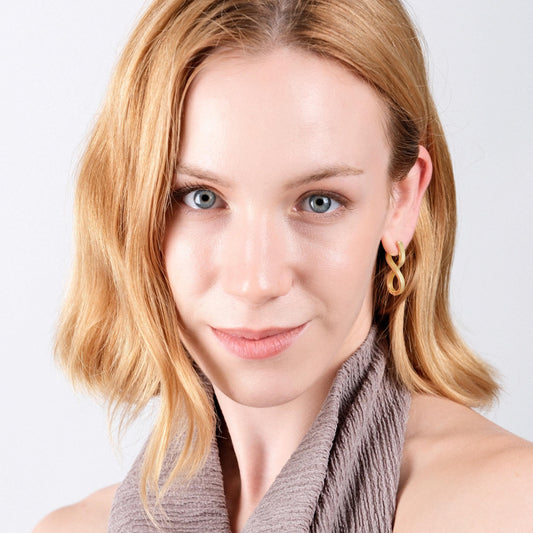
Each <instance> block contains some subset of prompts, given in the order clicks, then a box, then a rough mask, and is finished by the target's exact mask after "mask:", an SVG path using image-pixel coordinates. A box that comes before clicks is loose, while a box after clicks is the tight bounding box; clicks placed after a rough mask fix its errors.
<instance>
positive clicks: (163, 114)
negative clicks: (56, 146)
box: [56, 0, 498, 505]
mask: <svg viewBox="0 0 533 533" xmlns="http://www.w3.org/2000/svg"><path fill="white" fill-rule="evenodd" d="M279 47H293V48H296V49H300V50H305V51H308V52H311V53H315V54H318V55H319V56H321V57H324V58H328V59H330V60H333V61H336V62H339V63H340V64H342V65H343V66H344V67H345V68H347V69H349V70H350V71H351V72H353V73H354V75H356V76H358V77H359V78H360V79H362V80H364V81H366V82H367V83H368V84H369V85H370V86H371V87H373V88H374V90H375V91H376V92H377V94H379V96H380V97H381V98H382V100H383V102H384V103H385V104H386V108H387V110H388V131H387V134H388V139H389V142H390V146H391V158H390V166H389V173H390V178H391V180H401V179H402V178H403V177H404V176H405V175H406V174H407V173H408V171H409V170H410V168H411V167H412V166H413V164H414V163H415V161H416V159H417V155H418V145H419V144H421V145H423V146H425V147H426V148H427V150H428V151H429V153H430V155H431V159H432V161H433V168H434V171H433V179H432V180H431V183H430V185H429V188H428V190H427V192H426V194H425V197H424V199H423V202H422V207H421V212H420V218H419V221H418V225H417V228H416V231H415V235H414V238H413V241H412V243H411V245H410V247H409V250H408V255H407V263H406V266H405V267H404V269H403V271H404V275H405V277H406V281H407V290H406V291H405V292H404V294H403V295H401V296H400V297H392V296H391V295H389V293H388V292H387V288H386V285H385V281H384V280H385V277H386V272H387V265H386V263H385V260H384V259H385V254H384V250H383V249H382V248H380V251H379V253H378V256H377V258H376V269H375V272H376V276H375V280H374V320H375V322H376V323H377V324H379V326H380V328H381V331H382V332H383V335H384V336H385V337H386V339H387V340H388V342H389V346H390V352H391V357H392V363H393V367H394V369H395V371H396V373H397V376H398V377H399V379H400V380H401V381H402V382H403V383H404V384H405V385H406V386H407V387H408V388H409V389H410V390H411V391H421V392H428V393H433V394H438V395H442V396H445V397H448V398H450V399H452V400H455V401H458V402H460V403H462V404H465V405H469V406H482V405H485V404H487V403H489V402H490V401H491V399H493V398H494V397H495V395H496V393H497V390H498V386H497V384H496V382H495V380H494V377H493V375H494V372H493V370H492V369H491V368H490V367H489V366H488V365H486V364H485V363H483V362H481V361H480V360H479V359H478V358H477V357H476V356H475V355H474V354H473V353H472V352H471V351H470V350H469V349H468V348H467V347H466V346H465V344H464V343H463V341H462V340H461V338H460V336H459V335H458V333H457V331H456V329H455V328H454V326H453V323H452V320H451V317H450V310H449V302H448V289H449V277H450V268H451V263H452V256H453V249H454V239H455V228H456V202H455V188H454V178H453V170H452V165H451V161H450V155H449V152H448V148H447V144H446V140H445V137H444V133H443V130H442V127H441V124H440V122H439V118H438V116H437V112H436V109H435V105H434V103H433V100H432V97H431V95H430V92H429V89H428V81H427V75H426V68H425V60H424V55H423V51H422V48H421V45H420V41H419V38H418V36H417V33H416V30H415V28H414V25H413V23H412V21H411V20H410V18H409V16H408V14H407V12H406V10H405V8H404V6H403V5H402V3H401V2H400V1H398V0H156V1H155V2H153V3H152V4H151V5H150V6H149V7H148V9H147V11H146V12H145V14H144V15H143V17H142V19H141V20H140V22H139V23H138V25H137V27H136V28H135V30H134V31H133V33H132V35H131V37H130V39H129V42H128V43H127V45H126V47H125V50H124V52H123V54H122V56H121V59H120V61H119V63H118V65H117V68H116V71H115V73H114V77H113V79H112V82H111V85H110V88H109V92H108V95H107V99H106V101H105V103H104V105H103V108H102V110H101V113H100V114H99V118H98V120H97V123H96V125H95V127H94V131H93V132H92V135H91V137H90V140H89V143H88V146H87V149H86V151H85V154H84V156H83V159H82V161H81V166H80V170H79V176H78V183H77V190H76V200H75V212H76V236H75V240H76V257H75V264H74V268H73V275H72V279H71V284H70V288H69V292H68V295H67V298H66V302H65V304H64V308H63V312H62V315H61V319H60V325H59V330H58V335H57V342H56V354H57V358H58V360H59V361H60V363H61V364H62V366H63V367H64V368H65V369H66V371H67V373H68V375H69V377H70V378H71V379H72V380H73V381H74V382H75V383H77V384H81V385H83V386H85V387H86V388H88V389H90V390H91V391H94V392H96V393H98V394H100V395H102V396H103V397H104V398H105V399H106V400H107V401H108V402H109V403H108V404H109V407H110V414H111V415H112V417H113V416H115V415H117V414H118V413H121V414H122V418H121V420H122V422H124V421H125V422H128V421H130V420H132V419H134V418H135V417H136V416H137V415H138V414H139V413H140V412H141V410H142V409H143V408H144V407H145V406H146V405H147V404H148V402H149V401H150V399H151V398H153V397H155V396H157V397H159V411H158V416H157V419H156V421H155V425H154V429H153V432H152V434H151V437H150V439H149V441H148V444H147V448H146V450H145V457H144V466H143V473H142V480H141V484H142V495H143V501H144V503H145V505H146V503H147V501H148V500H147V493H148V490H150V489H154V490H155V492H156V494H158V495H162V494H163V493H164V491H165V489H166V488H167V487H168V485H169V484H170V483H171V482H172V481H174V480H175V479H176V478H177V477H181V476H185V477H187V476H191V475H193V474H194V472H195V471H197V469H198V468H199V467H200V466H201V464H202V461H203V460H204V458H205V456H206V454H207V452H208V450H209V446H210V443H211V441H212V438H213V435H214V428H215V415H214V407H213V401H212V398H211V397H209V395H208V394H207V393H206V390H205V387H204V386H203V384H202V382H201V380H200V378H199V376H198V374H197V372H196V371H195V368H194V366H193V363H192V361H191V360H190V358H189V357H188V354H187V353H186V351H185V349H184V347H183V346H182V344H181V342H180V330H181V326H180V320H179V316H178V314H177V310H176V306H175V303H174V300H173V297H172V294H171V291H170V288H169V283H168V280H167V276H166V272H165V267H164V262H163V256H162V242H163V237H164V233H165V218H166V213H167V210H168V206H169V196H170V190H171V183H172V179H173V173H174V169H175V168H176V166H177V163H178V146H179V141H180V129H181V123H182V117H183V111H184V101H185V96H186V94H187V90H188V87H189V86H190V84H191V82H192V80H193V79H194V77H195V76H196V75H197V73H198V72H199V70H200V69H201V68H202V63H203V62H204V60H205V59H206V58H207V57H209V56H210V55H212V54H213V53H214V52H216V51H217V50H220V49H222V48H225V49H235V50H239V51H242V53H248V54H260V53H268V52H269V51H273V50H275V49H277V48H279ZM175 435H179V436H181V438H183V442H184V445H183V448H182V451H181V455H180V456H179V458H178V460H177V462H176V465H175V468H174V470H173V472H172V474H171V475H170V477H169V478H168V479H167V480H166V483H165V484H164V486H163V488H162V489H160V488H159V487H160V485H159V481H160V480H159V477H160V473H161V467H162V462H163V459H164V456H165V453H166V450H167V448H168V446H169V443H170V441H171V439H172V438H174V436H175Z"/></svg>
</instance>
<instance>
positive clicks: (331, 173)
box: [176, 164, 363, 189]
mask: <svg viewBox="0 0 533 533" xmlns="http://www.w3.org/2000/svg"><path fill="white" fill-rule="evenodd" d="M176 173H181V174H186V175H187V176H191V177H194V178H198V179H201V180H205V181H210V182H212V183H216V184H217V185H221V186H223V187H227V188H229V187H230V186H231V184H230V181H229V180H227V179H225V178H222V177H220V176H217V175H216V174H215V173H214V172H211V171H210V170H205V169H202V168H199V167H196V166H194V165H185V164H179V165H178V166H177V167H176ZM361 174H363V171H362V170H361V169H359V168H355V167H352V166H350V165H329V166H325V167H322V168H319V169H317V170H315V171H313V172H312V173H311V174H306V175H304V176H297V177H296V178H295V179H293V180H291V181H290V183H288V185H287V188H288V189H295V188H297V187H301V186H302V185H307V184H308V183H313V182H315V181H320V180H323V179H327V178H334V177H337V176H359V175H361Z"/></svg>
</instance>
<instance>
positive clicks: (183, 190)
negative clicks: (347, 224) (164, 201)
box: [170, 182, 351, 218]
mask: <svg viewBox="0 0 533 533" xmlns="http://www.w3.org/2000/svg"><path fill="white" fill-rule="evenodd" d="M202 190H206V191H211V192H214V193H215V194H216V195H217V196H218V198H221V195H220V194H219V193H218V192H217V191H216V190H214V189H213V188H211V187H206V186H205V185H203V184H201V183H193V182H186V183H184V184H183V186H181V187H180V188H179V189H174V190H173V191H171V193H170V198H171V203H172V205H174V204H176V203H181V202H182V201H183V198H184V197H185V196H187V194H189V193H191V192H194V191H202ZM311 196H326V197H327V198H330V199H332V200H334V201H335V202H338V203H339V205H340V206H341V207H340V208H337V209H335V210H334V211H332V212H330V213H316V212H313V211H307V210H305V211H304V212H305V213H307V214H309V215H311V216H313V215H314V216H318V217H322V218H324V217H327V216H338V215H339V214H340V213H339V211H340V209H341V208H342V209H349V208H350V206H351V202H350V201H349V200H348V199H347V198H345V197H344V196H342V195H340V194H337V193H335V192H332V191H324V190H316V191H309V192H307V193H305V195H304V196H302V197H301V198H300V199H299V200H298V203H299V204H301V203H302V202H303V201H304V200H306V199H307V198H310V197H311ZM198 211H201V209H199V210H198ZM206 211H209V210H208V209H206Z"/></svg>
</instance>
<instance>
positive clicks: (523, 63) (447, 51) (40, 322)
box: [0, 0, 533, 533]
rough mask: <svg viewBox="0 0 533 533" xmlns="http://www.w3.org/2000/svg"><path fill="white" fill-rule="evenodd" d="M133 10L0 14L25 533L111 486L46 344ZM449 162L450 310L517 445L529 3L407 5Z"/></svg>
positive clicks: (114, 458) (60, 6) (1, 162)
mask: <svg viewBox="0 0 533 533" xmlns="http://www.w3.org/2000/svg"><path fill="white" fill-rule="evenodd" d="M144 4H145V3H144V2H142V1H141V0H91V1H90V2H89V1H86V0H77V1H75V2H72V1H71V0H48V1H46V2H43V1H37V0H28V1H26V2H4V3H3V6H2V10H1V16H0V30H1V31H0V54H1V63H0V65H1V71H0V123H1V128H0V136H1V138H0V179H1V194H0V236H1V240H0V246H1V261H0V284H1V285H0V287H1V293H0V297H1V298H0V302H1V303H0V313H1V317H0V318H1V320H0V328H1V331H0V333H1V335H0V341H1V342H0V350H1V364H2V373H1V378H0V379H1V383H2V385H1V387H0V395H1V396H0V406H1V409H2V411H1V423H2V430H1V434H2V437H1V439H0V461H1V470H0V483H1V485H0V508H1V511H2V512H1V516H2V527H1V529H2V531H4V532H6V533H11V532H26V531H29V530H30V529H31V528H32V526H33V525H35V523H36V522H37V521H38V520H39V518H40V517H42V516H43V515H44V514H46V513H47V512H49V511H50V510H52V509H54V508H57V507H59V506H63V505H66V504H68V503H71V502H74V501H76V500H79V499H80V498H82V497H84V496H86V495H87V494H89V493H91V492H93V491H94V490H96V489H98V488H100V487H102V486H105V485H108V484H111V483H115V482H118V481H120V480H121V479H122V478H123V476H124V475H125V473H126V472H127V470H128V469H129V467H130V465H131V461H132V459H133V458H134V457H135V455H136V454H137V452H138V451H139V448H140V446H141V444H142V442H143V441H144V439H145V437H146V434H147V431H148V427H149V424H148V423H147V422H146V421H144V422H141V423H139V424H137V425H136V426H135V427H134V429H133V431H131V432H130V433H129V434H128V435H127V437H126V439H125V441H124V446H123V447H122V448H121V451H120V452H118V451H115V450H114V449H113V447H112V446H111V444H110V442H109V440H108V436H107V429H106V417H105V409H104V408H103V407H102V406H101V405H99V404H98V403H97V402H95V401H94V400H93V399H91V398H87V397H85V396H83V395H80V394H77V393H75V392H74V391H73V390H72V388H71V386H70V384H69V383H68V382H67V381H66V379H65V378H64V376H63V375H62V374H61V373H60V372H59V371H58V369H57V368H56V367H55V365H54V363H53V360H52V351H51V346H52V342H53V334H54V328H55V323H56V319H57V314H58V311H59V308H60V303H61V300H62V297H63V294H64V289H65V285H66V281H67V279H68V272H69V267H70V264H71V256H72V238H71V233H72V196H73V190H74V177H75V171H76V165H77V162H78V160H79V157H80V154H81V151H82V149H83V146H84V142H85V139H86V136H87V133H88V132H89V129H90V126H91V125H92V123H93V121H94V118H95V115H96V113H97V110H98V108H99V105H100V103H101V102H102V99H103V96H104V92H105V89H106V85H107V82H108V80H109V77H110V74H111V71H112V68H113V66H114V64H115V62H116V59H117V57H118V54H119V51H120V49H121V47H122V46H123V44H124V43H125V41H126V38H127V35H128V33H129V32H130V30H131V29H132V27H133V24H134V22H135V21H136V20H137V18H138V16H139V14H140V12H141V10H142V8H143V7H144ZM409 6H410V9H411V11H412V13H413V14H414V17H415V19H416V21H417V23H418V25H419V27H420V28H421V30H422V32H423V34H424V36H425V39H426V42H427V48H428V59H429V73H430V77H431V81H432V86H433V90H434V95H435V98H436V101H437V105H438V109H439V111H440V114H441V117H442V120H443V123H444V126H445V129H446V132H447V136H448V140H449V143H450V148H451V151H452V156H453V160H454V164H455V171H456V179H457V190H458V204H459V231H458V242H457V249H456V256H455V263H454V270H453V280H452V304H453V313H454V316H455V319H456V321H457V324H458V325H459V328H460V330H461V331H462V332H463V334H464V335H465V337H466V339H467V340H468V341H469V343H470V344H471V345H472V347H473V348H474V349H475V350H476V351H477V352H478V353H479V354H480V355H481V356H482V357H484V358H485V359H486V360H488V361H489V362H490V363H492V364H493V365H494V366H495V367H496V368H497V369H499V371H500V372H501V374H502V382H503V385H504V387H505V391H504V393H503V394H502V396H501V401H500V404H499V406H497V407H496V408H495V409H494V410H492V411H491V412H490V413H488V416H489V417H490V418H491V419H493V420H495V421H496V422H497V423H499V424H501V425H502V426H504V427H505V428H507V429H509V430H511V431H513V432H515V433H517V434H519V435H521V436H523V437H525V438H527V439H529V440H533V420H532V417H531V410H532V407H533V388H532V383H533V380H532V379H531V378H532V375H533V362H532V355H533V354H532V349H531V335H532V328H531V323H532V321H533V310H532V307H531V302H532V301H533V283H532V280H531V273H532V265H533V231H532V225H533V212H532V207H531V202H532V200H531V198H532V196H533V185H532V183H533V179H532V177H533V176H532V174H533V133H532V126H531V125H532V124H533V105H532V103H531V95H533V37H532V36H533V34H532V33H531V31H530V23H531V21H532V20H533V3H532V2H530V1H529V0H508V1H506V2H500V1H494V0H492V1H491V0H468V1H467V2H465V1H464V0H447V1H446V2H442V1H436V0H409Z"/></svg>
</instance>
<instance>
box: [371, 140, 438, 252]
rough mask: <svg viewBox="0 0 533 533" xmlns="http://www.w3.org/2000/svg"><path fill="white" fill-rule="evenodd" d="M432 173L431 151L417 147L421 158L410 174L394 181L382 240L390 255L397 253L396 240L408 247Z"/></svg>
mask: <svg viewBox="0 0 533 533" xmlns="http://www.w3.org/2000/svg"><path fill="white" fill-rule="evenodd" d="M432 174H433V164H432V163H431V156H430V155H429V152H428V151H427V150H426V149H425V148H424V147H423V146H419V147H418V159H417V160H416V163H415V164H414V165H413V167H412V168H411V170H410V171H409V173H408V174H407V176H405V178H403V179H402V180H401V181H396V182H394V183H393V185H392V194H391V200H390V207H389V214H388V217H387V222H386V224H385V229H384V232H383V235H382V237H381V243H382V245H383V248H385V251H386V252H387V253H389V254H390V255H398V253H399V250H398V247H397V245H396V242H397V241H402V242H403V244H404V246H405V248H407V245H408V244H409V243H410V242H411V239H412V238H413V235H414V233H415V228H416V223H417V221H418V214H419V211H420V204H421V203H422V198H423V196H424V193H425V192H426V189H427V187H428V185H429V182H430V181H431V176H432Z"/></svg>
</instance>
